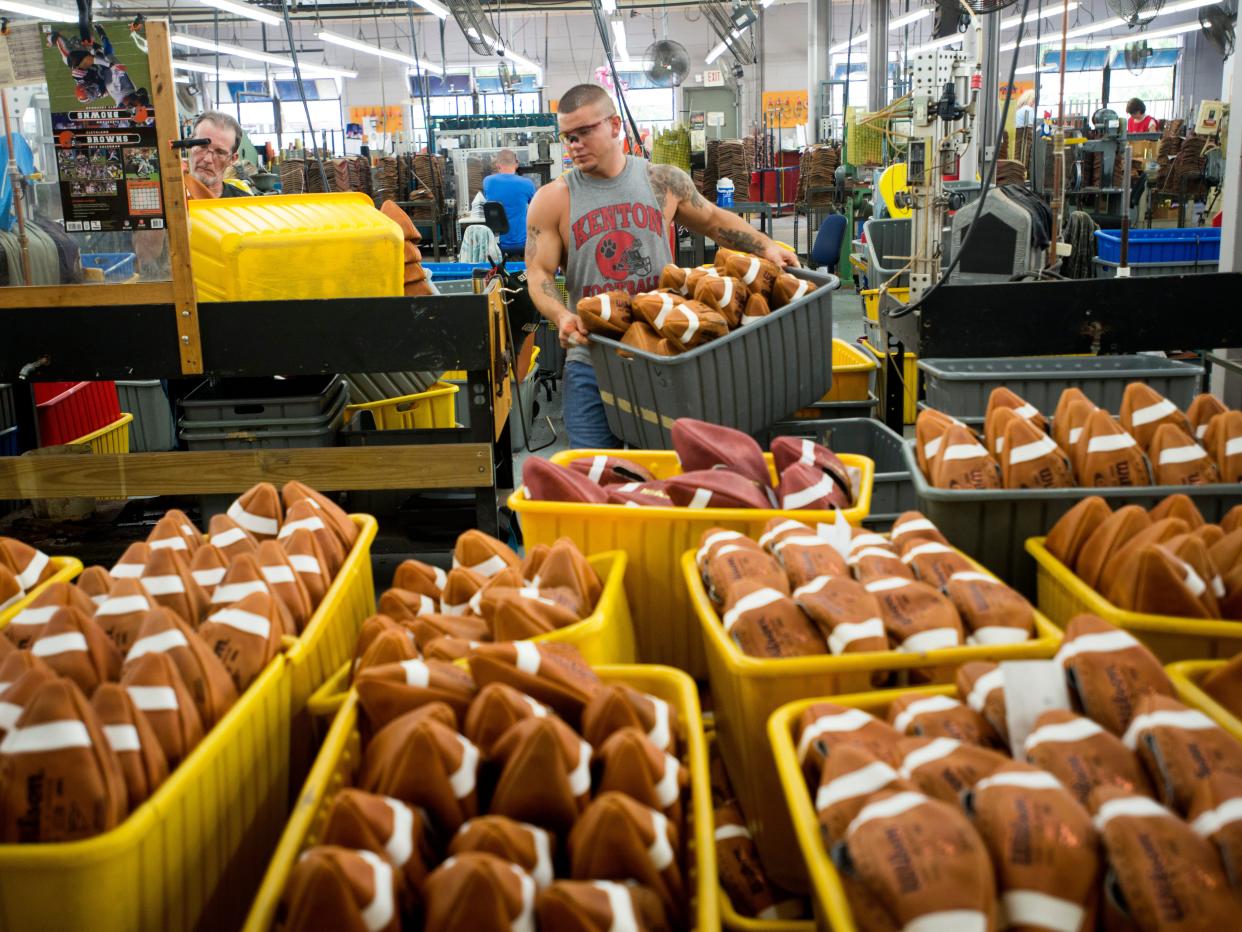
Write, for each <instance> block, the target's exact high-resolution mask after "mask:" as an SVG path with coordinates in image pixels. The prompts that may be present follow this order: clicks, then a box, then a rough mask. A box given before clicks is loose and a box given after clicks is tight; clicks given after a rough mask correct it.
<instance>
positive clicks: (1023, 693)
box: [795, 615, 1242, 932]
mask: <svg viewBox="0 0 1242 932" xmlns="http://www.w3.org/2000/svg"><path fill="white" fill-rule="evenodd" d="M1041 667H1042V669H1041V671H1040V672H1041V674H1042V675H1035V674H1034V672H1033V671H1032V670H1030V669H1023V670H1022V672H1021V673H1020V674H1019V673H1017V671H1012V672H1011V671H1010V670H1009V669H1008V668H1006V667H1005V666H1004V665H1002V666H999V667H998V666H997V665H996V664H992V663H978V662H976V663H969V664H966V665H964V666H962V667H961V669H960V670H959V671H958V673H957V690H958V693H957V696H956V697H953V696H951V695H945V694H937V695H928V694H927V693H926V692H923V693H919V692H913V693H906V694H904V695H903V694H900V693H896V692H895V693H894V694H895V695H896V698H895V699H894V700H893V701H892V702H891V703H890V704H889V706H888V708H887V711H886V713H885V714H884V715H883V717H876V716H873V715H871V714H869V713H867V712H864V711H862V710H861V709H858V708H847V707H844V706H840V705H836V704H833V703H831V702H821V703H816V704H814V705H812V706H811V707H810V708H808V709H807V710H806V711H805V712H804V713H803V715H802V717H801V719H800V721H799V722H798V724H797V732H796V735H795V738H796V744H795V747H796V749H797V754H798V758H799V760H800V762H801V764H802V769H803V774H804V776H805V778H806V780H807V784H808V788H809V790H810V793H811V796H812V799H813V800H814V805H815V810H816V812H817V814H818V819H819V828H820V832H821V835H822V837H823V840H824V845H825V848H826V849H827V852H828V853H830V855H831V857H832V859H833V860H834V861H835V862H836V865H837V869H838V872H839V873H840V875H841V878H842V881H843V883H844V886H845V891H846V895H847V896H848V898H849V902H850V906H851V907H852V910H853V917H854V921H855V923H856V924H857V926H858V927H859V928H860V929H900V928H913V927H915V926H917V927H919V928H925V927H932V926H935V927H937V928H938V927H940V923H941V922H943V921H945V920H944V917H946V916H952V917H953V919H952V923H951V925H946V926H944V927H945V928H955V929H957V928H960V929H968V928H969V929H981V930H982V929H996V928H1006V927H1011V928H1012V927H1022V928H1039V929H1059V930H1065V932H1070V930H1090V929H1095V928H1104V929H1122V928H1124V929H1139V930H1143V932H1156V930H1168V929H1211V928H1223V927H1224V926H1226V925H1229V926H1231V925H1233V923H1235V922H1236V921H1237V917H1238V915H1239V910H1242V895H1240V894H1242V858H1240V855H1242V820H1239V819H1238V818H1237V816H1236V813H1237V811H1238V808H1239V807H1240V806H1242V743H1239V742H1238V741H1237V739H1235V738H1234V737H1233V736H1232V735H1230V734H1229V733H1228V732H1226V731H1225V730H1224V729H1222V728H1220V727H1219V726H1218V725H1217V724H1216V723H1215V722H1213V721H1212V720H1211V719H1209V718H1208V717H1207V716H1206V715H1204V714H1203V713H1202V712H1199V711H1196V710H1192V709H1189V708H1187V707H1186V706H1184V705H1182V704H1181V703H1180V702H1178V701H1177V700H1176V699H1175V698H1174V695H1175V694H1174V690H1173V686H1172V684H1171V683H1170V682H1169V679H1168V677H1167V676H1166V675H1165V672H1164V668H1163V667H1162V666H1161V665H1160V661H1159V660H1157V659H1156V657H1155V656H1154V655H1153V654H1152V653H1151V652H1150V651H1149V650H1148V649H1147V648H1146V647H1144V646H1143V645H1142V644H1140V643H1139V642H1138V641H1137V640H1135V639H1134V638H1133V637H1132V636H1131V635H1129V634H1127V633H1126V632H1124V631H1120V630H1118V629H1117V628H1114V627H1113V626H1112V625H1110V624H1108V623H1107V622H1105V621H1103V620H1101V619H1100V618H1097V617H1095V616H1093V615H1079V616H1078V617H1076V618H1074V619H1073V620H1072V621H1071V622H1070V624H1069V626H1068V628H1067V629H1066V632H1065V640H1064V642H1063V644H1062V647H1061V649H1060V651H1059V653H1058V654H1057V656H1056V658H1055V659H1054V660H1052V661H1047V662H1045V663H1044V664H1041ZM1232 676H1233V678H1234V682H1233V683H1232V684H1231V685H1232V688H1233V689H1235V690H1236V689H1238V688H1239V686H1240V684H1242V669H1237V668H1235V669H1234V671H1233V673H1232ZM1041 687H1042V688H1041ZM1049 687H1056V688H1049ZM1058 699H1059V701H1057V700H1058ZM1019 700H1020V701H1019ZM1010 706H1017V707H1018V708H1020V709H1027V710H1029V709H1035V710H1039V709H1043V710H1044V711H1042V712H1038V714H1037V716H1036V717H1035V719H1034V721H1033V723H1030V722H1029V719H1027V718H1025V717H1024V715H1023V714H1022V713H1019V714H1017V715H1010V712H1013V711H1015V710H1014V709H1011V708H1010ZM1018 728H1021V733H1019V732H1018V731H1017V730H1014V729H1018ZM920 920H922V921H920ZM937 920H939V921H937Z"/></svg>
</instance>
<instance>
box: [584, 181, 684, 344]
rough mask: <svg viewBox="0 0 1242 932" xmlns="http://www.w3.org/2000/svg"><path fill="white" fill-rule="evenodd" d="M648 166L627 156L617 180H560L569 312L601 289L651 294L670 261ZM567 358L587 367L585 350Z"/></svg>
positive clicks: (660, 206)
mask: <svg viewBox="0 0 1242 932" xmlns="http://www.w3.org/2000/svg"><path fill="white" fill-rule="evenodd" d="M648 164H649V163H648V162H647V161H646V160H645V159H640V158H635V157H634V156H627V157H626V160H625V168H624V169H622V171H621V174H619V175H617V176H616V177H615V178H607V179H605V178H592V177H590V176H589V175H584V174H583V173H582V172H579V171H571V172H567V173H566V174H565V175H564V176H563V177H564V178H565V183H566V184H568V185H569V242H568V243H566V244H565V246H566V250H565V251H566V253H567V255H568V257H569V259H568V263H567V267H566V269H565V288H566V290H567V291H568V292H569V309H570V310H571V311H573V310H574V309H575V308H576V307H577V306H578V301H579V300H580V299H581V298H584V297H590V296H591V295H597V294H600V293H601V292H605V291H628V292H629V293H630V294H638V293H639V292H641V291H654V290H655V289H656V288H658V287H659V284H660V271H661V270H662V269H663V268H664V266H666V265H668V264H669V263H670V262H672V261H673V260H672V253H671V252H670V251H669V241H668V225H667V223H666V222H665V217H664V205H663V204H661V203H660V202H659V201H658V199H657V198H656V195H655V192H654V191H653V190H652V189H651V180H650V179H649V178H648V176H647V167H648ZM566 358H567V359H568V360H569V361H570V362H584V363H586V364H587V365H590V363H591V353H590V350H588V349H587V348H586V347H585V346H571V347H570V348H569V352H568V353H567V354H566Z"/></svg>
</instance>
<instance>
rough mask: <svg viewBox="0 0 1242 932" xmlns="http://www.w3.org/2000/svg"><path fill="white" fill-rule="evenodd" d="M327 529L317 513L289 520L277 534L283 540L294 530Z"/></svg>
mask: <svg viewBox="0 0 1242 932" xmlns="http://www.w3.org/2000/svg"><path fill="white" fill-rule="evenodd" d="M239 523H240V522H239ZM327 529H328V526H327V525H326V524H324V523H323V519H322V518H320V517H319V516H318V515H312V516H311V517H309V518H302V519H301V520H300V521H290V522H289V523H288V524H286V525H285V526H284V527H282V528H281V529H280V534H279V535H277V536H278V537H279V539H280V540H284V539H285V538H286V537H290V536H291V535H292V534H293V532H294V531H310V532H311V533H312V534H313V533H314V532H315V531H326V530H327Z"/></svg>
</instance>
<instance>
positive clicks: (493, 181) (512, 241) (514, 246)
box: [483, 149, 536, 256]
mask: <svg viewBox="0 0 1242 932" xmlns="http://www.w3.org/2000/svg"><path fill="white" fill-rule="evenodd" d="M492 165H493V166H494V167H495V169H496V171H495V173H494V174H491V175H488V176H487V177H486V178H484V179H483V199H484V200H487V201H499V202H500V204H501V206H502V207H504V209H505V216H506V217H507V218H508V219H509V232H508V233H505V234H504V235H503V236H501V237H500V248H501V249H502V250H504V253H505V255H506V256H521V255H522V254H523V253H524V252H525V251H526V208H527V206H528V205H529V204H530V202H531V199H532V198H533V197H534V196H535V190H536V189H535V183H534V182H533V181H531V180H530V179H529V178H527V177H525V176H524V175H519V174H518V173H517V168H518V158H517V154H516V153H515V152H514V151H513V150H512V149H501V150H500V151H499V152H498V153H496V157H495V158H494V159H492Z"/></svg>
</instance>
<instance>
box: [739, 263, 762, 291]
mask: <svg viewBox="0 0 1242 932" xmlns="http://www.w3.org/2000/svg"><path fill="white" fill-rule="evenodd" d="M759 269H760V264H759V259H758V258H757V257H755V256H751V257H750V262H749V264H747V266H746V274H745V275H743V276H742V284H744V285H747V286H749V285H753V284H754V283H755V279H756V278H757V277H758V276H759Z"/></svg>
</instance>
